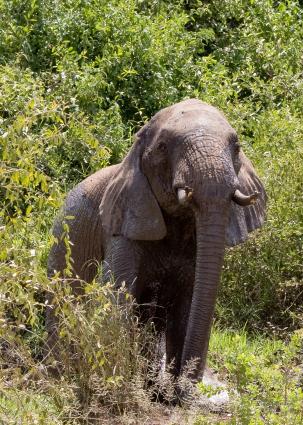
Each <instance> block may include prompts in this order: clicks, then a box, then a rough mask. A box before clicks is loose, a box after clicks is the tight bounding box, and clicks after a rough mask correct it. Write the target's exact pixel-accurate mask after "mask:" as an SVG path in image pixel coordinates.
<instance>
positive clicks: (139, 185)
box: [46, 99, 267, 382]
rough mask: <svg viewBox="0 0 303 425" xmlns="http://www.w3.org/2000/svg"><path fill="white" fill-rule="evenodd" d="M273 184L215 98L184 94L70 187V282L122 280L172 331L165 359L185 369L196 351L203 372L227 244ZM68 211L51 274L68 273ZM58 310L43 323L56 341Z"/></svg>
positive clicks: (177, 370)
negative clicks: (115, 160)
mask: <svg viewBox="0 0 303 425" xmlns="http://www.w3.org/2000/svg"><path fill="white" fill-rule="evenodd" d="M266 200H267V196H266V192H265V189H264V187H263V185H262V183H261V181H260V179H259V178H258V176H257V174H256V172H255V170H254V168H253V166H252V164H251V162H250V161H249V159H248V158H247V157H246V156H245V154H244V152H243V150H242V148H241V146H240V143H239V140H238V136H237V133H236V131H235V130H234V129H233V127H232V126H231V125H230V124H229V123H228V121H227V119H226V118H225V116H224V115H223V113H222V112H220V111H219V110H218V109H216V108H215V107H214V106H211V105H208V104H207V103H204V102H202V101H200V100H198V99H189V100H184V101H181V102H179V103H177V104H174V105H172V106H169V107H166V108H164V109H162V110H160V111H159V112H158V113H156V114H155V115H154V116H153V117H152V118H151V119H150V121H149V122H147V123H146V124H145V125H144V126H143V127H142V128H141V129H140V130H139V131H138V132H137V133H136V134H135V136H134V143H133V145H132V147H131V148H130V150H129V153H128V154H127V156H126V157H125V158H124V160H123V161H122V162H121V163H120V164H115V165H111V166H108V167H106V168H103V169H101V170H99V171H97V172H96V173H94V174H93V175H91V176H89V177H87V178H86V179H85V180H83V181H82V182H80V183H79V184H78V185H77V186H76V187H75V188H74V189H72V190H71V191H70V192H69V194H68V195H67V198H66V201H65V205H64V207H63V213H62V214H61V216H62V217H64V216H73V217H74V219H73V220H71V221H70V222H69V226H70V228H69V238H70V240H71V242H72V245H71V257H72V259H73V263H72V267H73V270H72V273H73V280H72V283H71V284H72V286H73V290H74V291H75V292H76V293H77V292H79V291H81V290H82V289H81V288H82V286H81V281H85V282H90V281H92V280H93V279H94V278H95V277H96V274H97V273H98V264H102V265H103V269H104V273H105V272H109V271H110V272H111V273H112V275H113V276H114V279H115V282H116V285H117V287H119V286H120V285H122V283H123V284H125V285H126V288H127V290H128V292H129V293H130V294H132V296H133V297H134V299H135V300H136V302H137V303H138V305H139V306H140V305H145V306H146V305H147V306H148V305H150V304H151V303H152V302H153V303H154V304H155V302H154V301H155V300H156V307H155V308H154V309H148V308H146V310H144V309H143V313H142V314H143V316H144V314H145V316H150V315H153V317H149V318H150V319H153V320H154V321H155V326H156V328H157V329H159V330H160V331H162V332H164V333H165V340H166V343H165V344H166V346H165V351H166V359H167V363H172V364H173V371H172V373H173V375H174V376H176V377H178V376H179V375H180V374H181V373H182V371H183V370H184V369H185V367H186V364H187V362H188V361H190V360H192V359H195V362H194V363H195V366H194V368H193V370H192V371H191V375H190V378H191V380H192V381H193V382H196V381H197V380H199V379H201V378H202V376H203V371H204V369H205V365H206V357H207V351H208V344H209V338H210V331H211V326H212V321H213V315H214V308H215V302H216V297H217V292H218V286H219V282H220V274H221V270H222V263H223V258H224V251H225V247H226V246H234V245H237V244H239V243H242V242H244V241H245V240H246V239H247V237H248V233H249V232H251V231H253V230H255V229H257V228H259V227H261V226H262V224H263V222H264V219H265V207H266ZM62 229H63V227H62V219H57V221H56V223H55V225H54V229H53V233H54V235H55V237H56V240H57V242H56V243H54V245H53V246H52V248H51V252H50V255H49V260H48V273H49V275H50V276H51V275H53V274H54V273H58V272H60V273H61V274H62V275H64V269H65V267H66V264H65V253H66V247H65V244H64V243H63V241H62V238H61V239H60V236H61V234H62V231H63V230H62ZM54 323H55V319H54V313H53V310H52V309H48V311H47V318H46V326H47V329H48V331H49V340H48V342H49V346H52V345H53V343H54V342H53V341H52V339H53V338H54V333H55V332H54Z"/></svg>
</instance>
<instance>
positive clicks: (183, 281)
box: [166, 265, 194, 376]
mask: <svg viewBox="0 0 303 425" xmlns="http://www.w3.org/2000/svg"><path fill="white" fill-rule="evenodd" d="M172 282H174V284H173V283H172ZM193 282H194V275H193V268H192V267H190V266H189V267H187V266H186V265H184V267H183V269H182V270H180V273H179V274H178V277H177V278H174V279H171V281H170V282H168V285H167V286H168V287H169V288H170V290H171V291H173V294H171V295H170V297H169V298H171V302H170V303H169V304H168V307H167V318H166V362H167V365H171V368H172V369H171V372H172V373H173V375H175V376H178V375H179V373H180V370H181V358H182V351H183V345H184V340H185V335H186V330H187V322H188V317H189V311H190V306H191V299H192V291H193Z"/></svg>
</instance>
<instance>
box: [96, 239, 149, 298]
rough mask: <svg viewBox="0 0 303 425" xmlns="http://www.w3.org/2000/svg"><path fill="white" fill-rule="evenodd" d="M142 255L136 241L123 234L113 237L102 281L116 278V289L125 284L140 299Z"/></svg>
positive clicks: (109, 245)
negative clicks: (139, 277)
mask: <svg viewBox="0 0 303 425" xmlns="http://www.w3.org/2000/svg"><path fill="white" fill-rule="evenodd" d="M141 255H142V250H141V249H140V247H139V245H138V243H137V242H136V241H131V240H129V239H126V238H124V237H123V236H114V237H112V238H111V239H110V241H108V243H107V248H106V252H105V259H104V261H103V263H102V270H101V273H102V276H101V281H102V282H103V283H106V282H110V281H112V280H114V283H115V287H116V289H118V288H120V287H121V286H122V285H123V284H124V285H125V287H126V289H127V291H128V292H129V293H130V294H131V295H132V296H133V297H134V298H136V299H137V300H139V298H140V293H141V291H142V287H141V288H139V285H138V283H139V280H138V274H139V267H140V262H141Z"/></svg>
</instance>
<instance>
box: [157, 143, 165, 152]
mask: <svg viewBox="0 0 303 425" xmlns="http://www.w3.org/2000/svg"><path fill="white" fill-rule="evenodd" d="M157 148H158V150H159V151H160V152H166V143H164V142H160V143H159V144H158V146H157Z"/></svg>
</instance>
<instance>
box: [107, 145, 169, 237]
mask: <svg viewBox="0 0 303 425" xmlns="http://www.w3.org/2000/svg"><path fill="white" fill-rule="evenodd" d="M142 151H143V140H140V139H139V140H137V141H136V142H135V143H134V145H133V147H132V149H131V150H130V152H129V154H128V155H127V157H126V158H125V159H124V161H123V162H122V163H121V165H120V167H119V169H118V172H117V174H116V175H115V177H114V178H113V180H112V181H111V182H110V183H109V185H108V186H107V189H106V191H105V193H104V195H103V198H102V201H101V205H100V214H101V220H102V227H103V228H104V229H105V230H106V232H108V233H109V234H110V235H122V236H124V237H126V238H128V239H132V240H149V241H150V240H160V239H163V238H164V236H165V235H166V226H165V222H164V218H163V215H162V212H161V210H160V207H159V205H158V202H157V200H156V198H155V196H154V194H153V192H152V190H151V187H150V185H149V182H148V180H147V178H146V177H145V175H144V174H143V173H142V171H141V167H140V166H141V156H142Z"/></svg>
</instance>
